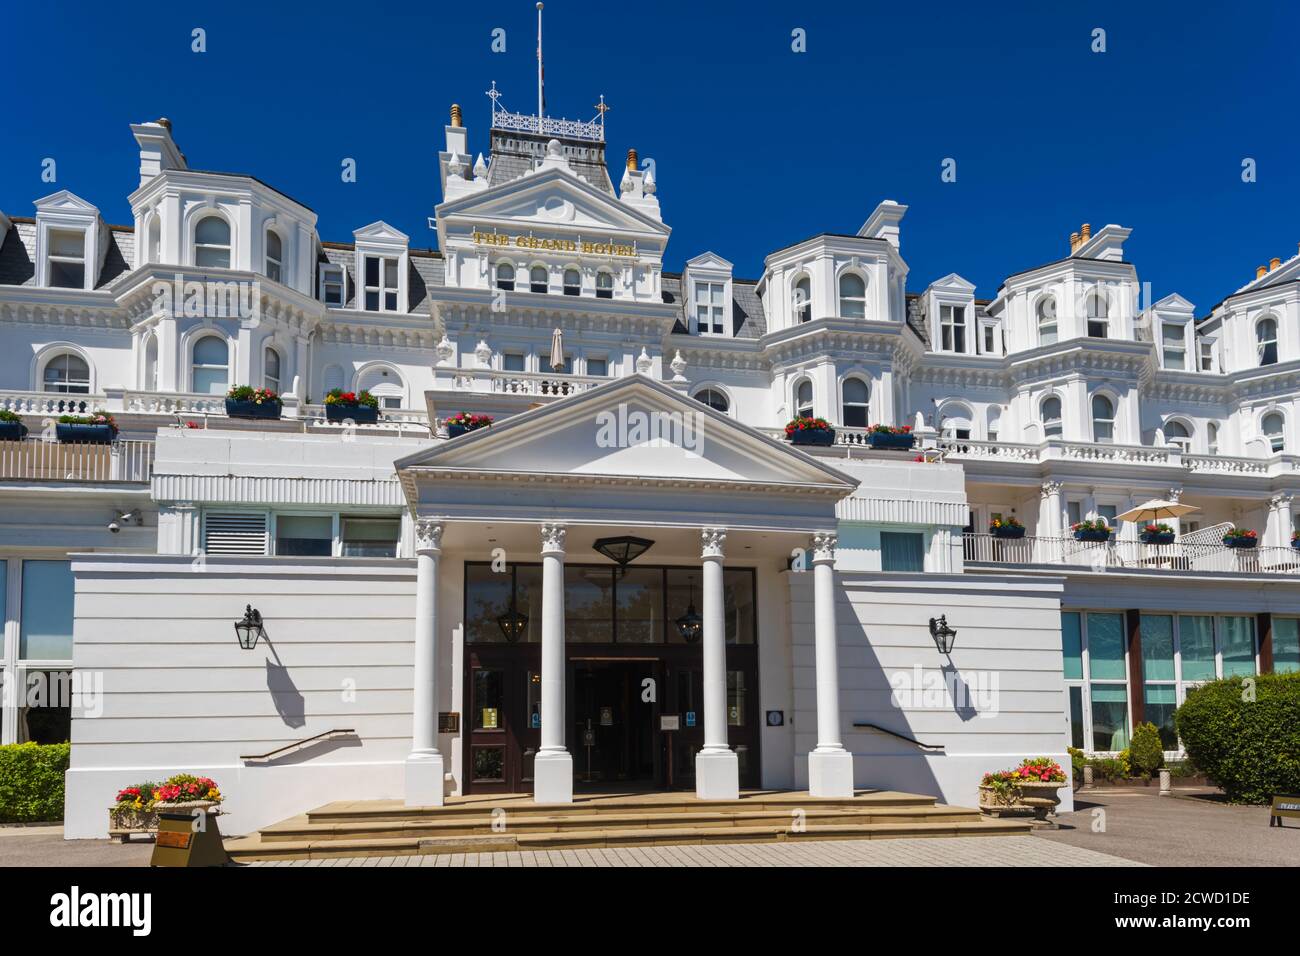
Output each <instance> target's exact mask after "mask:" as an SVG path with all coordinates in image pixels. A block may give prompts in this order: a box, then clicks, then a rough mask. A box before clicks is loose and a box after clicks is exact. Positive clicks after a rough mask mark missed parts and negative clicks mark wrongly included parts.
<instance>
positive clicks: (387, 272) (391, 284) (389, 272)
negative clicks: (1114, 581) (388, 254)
mask: <svg viewBox="0 0 1300 956" xmlns="http://www.w3.org/2000/svg"><path fill="white" fill-rule="evenodd" d="M384 286H385V287H387V288H389V289H395V288H397V260H396V259H385V260H384Z"/></svg>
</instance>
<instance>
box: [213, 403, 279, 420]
mask: <svg viewBox="0 0 1300 956" xmlns="http://www.w3.org/2000/svg"><path fill="white" fill-rule="evenodd" d="M283 408H284V406H283V405H281V404H280V403H279V402H253V401H242V400H240V399H237V398H228V399H226V416H227V417H228V418H260V419H270V420H272V421H274V420H276V419H278V418H279V417H280V412H281V410H282V409H283Z"/></svg>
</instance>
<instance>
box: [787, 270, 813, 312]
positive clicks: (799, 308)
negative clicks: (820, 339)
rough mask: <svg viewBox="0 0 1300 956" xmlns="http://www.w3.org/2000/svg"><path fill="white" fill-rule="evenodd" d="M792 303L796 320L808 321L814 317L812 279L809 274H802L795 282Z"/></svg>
mask: <svg viewBox="0 0 1300 956" xmlns="http://www.w3.org/2000/svg"><path fill="white" fill-rule="evenodd" d="M790 305H791V308H792V309H793V310H794V320H795V321H796V322H807V321H808V320H809V319H811V318H812V281H811V280H810V279H809V278H808V277H807V276H801V277H800V278H799V279H798V281H796V282H795V284H794V295H793V296H792V297H791V300H790Z"/></svg>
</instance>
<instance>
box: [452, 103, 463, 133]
mask: <svg viewBox="0 0 1300 956" xmlns="http://www.w3.org/2000/svg"><path fill="white" fill-rule="evenodd" d="M451 125H452V126H454V127H456V128H457V129H460V127H461V126H463V125H464V124H463V123H462V122H461V117H460V104H459V103H452V104H451Z"/></svg>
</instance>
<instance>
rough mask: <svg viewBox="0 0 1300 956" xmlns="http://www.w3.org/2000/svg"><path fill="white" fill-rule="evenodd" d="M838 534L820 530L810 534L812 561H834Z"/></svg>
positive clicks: (816, 562)
mask: <svg viewBox="0 0 1300 956" xmlns="http://www.w3.org/2000/svg"><path fill="white" fill-rule="evenodd" d="M839 540H840V539H839V535H837V534H835V533H834V532H831V531H822V532H819V533H817V534H815V535H813V536H812V562H813V564H820V563H822V562H831V563H833V562H834V561H835V548H836V547H837V546H838V545H839Z"/></svg>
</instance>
